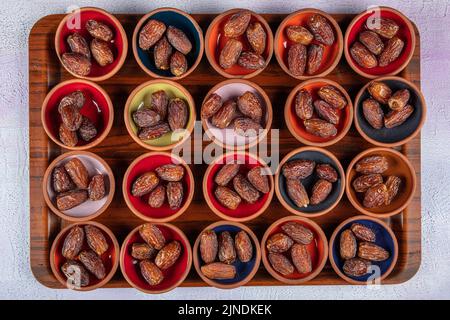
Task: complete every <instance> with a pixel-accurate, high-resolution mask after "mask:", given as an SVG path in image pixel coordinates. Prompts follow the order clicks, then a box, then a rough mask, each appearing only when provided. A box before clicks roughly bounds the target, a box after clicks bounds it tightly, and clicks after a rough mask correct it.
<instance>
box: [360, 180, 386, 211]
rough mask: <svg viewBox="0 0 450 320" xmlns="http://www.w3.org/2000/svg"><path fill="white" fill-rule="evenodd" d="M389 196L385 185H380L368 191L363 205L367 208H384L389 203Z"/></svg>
mask: <svg viewBox="0 0 450 320" xmlns="http://www.w3.org/2000/svg"><path fill="white" fill-rule="evenodd" d="M388 199H389V194H388V190H387V187H386V185H385V184H383V183H380V184H377V185H375V186H373V187H370V188H369V189H367V191H366V193H365V194H364V200H363V205H364V207H366V208H378V207H382V206H384V205H385V204H386V202H388Z"/></svg>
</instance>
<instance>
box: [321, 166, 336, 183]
mask: <svg viewBox="0 0 450 320" xmlns="http://www.w3.org/2000/svg"><path fill="white" fill-rule="evenodd" d="M316 174H317V176H318V177H319V178H320V179H325V180H327V181H330V182H336V181H337V180H338V173H337V172H336V170H335V169H334V168H333V167H332V166H331V165H329V164H324V163H322V164H318V165H317V166H316Z"/></svg>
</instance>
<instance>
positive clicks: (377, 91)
mask: <svg viewBox="0 0 450 320" xmlns="http://www.w3.org/2000/svg"><path fill="white" fill-rule="evenodd" d="M367 90H368V91H369V93H370V95H371V96H372V98H374V99H375V100H377V101H378V102H379V103H381V104H388V101H389V98H390V97H391V95H392V91H391V89H390V88H389V87H388V86H387V85H386V84H385V83H383V82H379V81H373V82H371V83H370V85H369V87H368V88H367Z"/></svg>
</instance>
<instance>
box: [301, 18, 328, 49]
mask: <svg viewBox="0 0 450 320" xmlns="http://www.w3.org/2000/svg"><path fill="white" fill-rule="evenodd" d="M307 24H308V27H309V29H310V30H311V31H312V33H313V34H314V38H315V39H316V40H317V41H319V42H320V43H323V44H324V45H326V46H331V45H332V44H333V43H334V31H333V27H332V26H331V24H330V23H329V22H328V20H327V18H325V17H324V16H322V15H320V14H314V15H312V16H311V17H309V19H308V21H307Z"/></svg>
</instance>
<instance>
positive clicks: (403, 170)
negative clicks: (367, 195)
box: [345, 148, 417, 218]
mask: <svg viewBox="0 0 450 320" xmlns="http://www.w3.org/2000/svg"><path fill="white" fill-rule="evenodd" d="M374 155H381V156H385V157H386V158H387V160H388V163H389V168H388V170H387V171H385V172H384V173H382V175H383V178H384V180H386V177H387V176H390V175H396V176H398V177H399V178H400V179H401V180H402V184H401V186H400V189H399V192H398V194H397V196H396V197H395V198H394V200H393V201H392V202H391V204H390V205H388V206H383V207H380V208H365V207H364V206H363V204H362V203H363V196H364V194H363V193H357V192H355V190H354V189H353V186H352V183H353V180H354V179H355V178H356V177H357V176H359V175H360V174H359V173H357V172H356V171H355V169H354V167H355V165H356V163H357V162H358V161H359V160H361V159H363V158H365V157H368V156H374ZM346 180H347V183H346V186H345V192H346V194H347V197H348V199H349V200H350V202H351V204H352V205H353V206H354V207H355V208H356V209H357V210H358V211H359V212H361V213H363V214H366V215H368V216H372V217H375V218H387V217H390V216H393V215H395V214H398V213H401V212H402V211H403V210H404V209H405V208H406V207H407V206H408V205H409V204H410V202H411V201H412V199H413V197H414V192H415V191H416V187H417V180H416V172H415V171H414V168H413V166H412V164H411V162H409V160H408V159H407V158H406V157H405V156H404V155H403V154H401V153H400V152H398V151H396V150H394V149H389V148H371V149H367V150H365V151H363V152H361V153H360V154H358V155H357V156H356V157H355V158H354V159H353V160H352V162H350V164H349V166H348V168H347V173H346Z"/></svg>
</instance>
